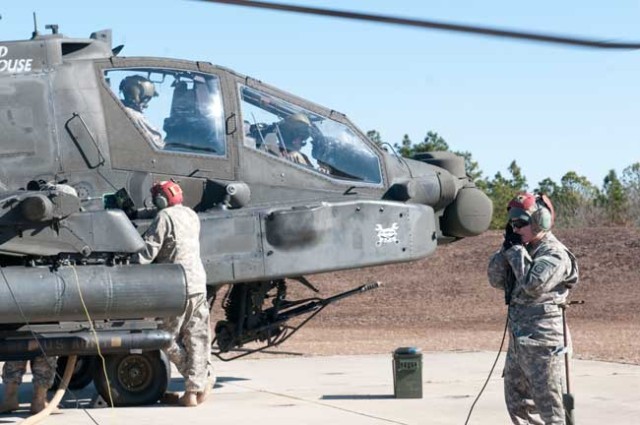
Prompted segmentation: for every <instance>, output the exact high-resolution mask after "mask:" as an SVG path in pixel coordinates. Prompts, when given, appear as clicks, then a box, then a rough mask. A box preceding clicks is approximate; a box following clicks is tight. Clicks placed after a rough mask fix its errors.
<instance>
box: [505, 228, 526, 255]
mask: <svg viewBox="0 0 640 425" xmlns="http://www.w3.org/2000/svg"><path fill="white" fill-rule="evenodd" d="M514 245H522V236H520V235H519V234H517V233H516V232H514V231H513V227H511V223H507V226H506V227H505V228H504V242H503V243H502V248H503V249H504V250H505V251H506V250H507V249H509V248H511V247H512V246H514Z"/></svg>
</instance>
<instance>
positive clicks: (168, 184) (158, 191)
mask: <svg viewBox="0 0 640 425" xmlns="http://www.w3.org/2000/svg"><path fill="white" fill-rule="evenodd" d="M151 196H152V198H153V204H154V205H155V206H156V208H158V209H159V210H161V209H164V208H167V207H172V206H174V205H178V204H182V188H181V187H180V185H179V184H178V183H176V182H174V181H173V180H166V181H163V182H160V183H156V184H154V185H153V187H152V188H151Z"/></svg>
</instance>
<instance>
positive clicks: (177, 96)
mask: <svg viewBox="0 0 640 425" xmlns="http://www.w3.org/2000/svg"><path fill="white" fill-rule="evenodd" d="M104 77H105V80H106V82H107V83H108V85H109V87H110V89H111V90H112V92H113V93H114V95H116V96H117V97H118V98H119V99H120V101H121V102H122V103H123V105H124V107H125V110H126V111H127V113H128V114H129V116H130V117H131V119H132V120H133V121H134V123H135V124H136V127H138V128H139V129H140V131H141V132H142V133H143V134H144V135H145V137H146V138H147V139H148V140H149V141H150V143H151V145H152V146H153V147H154V148H155V149H158V150H165V151H178V152H187V153H195V154H206V155H216V156H224V155H225V153H226V142H225V131H224V113H223V107H222V95H221V90H220V80H219V78H218V77H217V76H215V75H210V74H201V73H196V72H187V71H178V70H171V69H161V68H144V69H143V68H139V69H137V68H136V69H132V68H128V69H110V70H106V71H105V76H104ZM129 82H133V83H134V84H129ZM123 89H125V90H128V91H127V92H124V90H123ZM132 99H133V100H132ZM132 103H133V105H132ZM160 124H162V127H160ZM160 128H162V130H160Z"/></svg>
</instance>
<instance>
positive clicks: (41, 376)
mask: <svg viewBox="0 0 640 425" xmlns="http://www.w3.org/2000/svg"><path fill="white" fill-rule="evenodd" d="M26 371H27V360H18V361H12V362H6V363H5V364H4V366H3V368H2V382H3V383H4V397H3V400H2V405H0V413H8V412H12V411H14V410H16V409H18V406H19V401H18V388H19V387H20V384H21V383H22V377H23V376H24V374H25V372H26ZM31 373H32V375H33V380H32V383H33V397H32V399H31V413H34V414H35V413H38V412H40V411H41V410H43V409H44V408H45V407H46V406H47V391H48V390H49V388H51V386H52V385H53V379H54V377H55V373H56V357H44V356H39V357H36V358H35V359H33V360H31Z"/></svg>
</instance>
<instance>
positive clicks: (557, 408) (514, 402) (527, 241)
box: [488, 193, 578, 425]
mask: <svg viewBox="0 0 640 425" xmlns="http://www.w3.org/2000/svg"><path fill="white" fill-rule="evenodd" d="M508 209H509V223H508V224H507V230H506V233H505V241H504V243H503V246H502V248H501V249H500V250H499V251H497V252H496V253H495V254H493V255H492V257H491V259H490V261H489V267H488V275H489V283H490V284H491V286H493V287H495V288H500V289H504V290H505V291H506V295H507V296H506V297H505V298H506V299H507V302H508V304H509V349H508V351H507V359H506V363H505V370H504V392H505V401H506V404H507V409H508V411H509V415H510V416H511V420H512V422H513V423H514V424H518V425H524V424H546V425H551V424H553V425H558V424H564V423H565V412H564V407H563V404H562V372H563V370H562V362H561V355H562V354H563V353H564V350H565V349H569V347H564V341H563V323H562V311H561V309H560V305H562V304H564V303H565V302H566V300H567V296H568V294H569V289H570V288H571V287H572V286H573V285H574V284H576V283H577V281H578V265H577V263H576V259H575V257H574V255H573V254H572V253H571V252H570V251H569V250H568V249H567V248H566V247H565V246H564V245H563V244H562V243H561V242H560V241H559V240H558V239H556V237H555V236H554V235H553V234H552V233H551V231H550V230H551V227H552V225H553V219H554V213H553V206H552V205H551V202H550V201H549V200H548V198H547V197H546V196H544V195H542V196H536V195H532V194H529V193H521V194H519V195H518V196H516V197H515V198H514V199H513V200H511V202H509V206H508ZM567 337H568V336H567Z"/></svg>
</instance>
